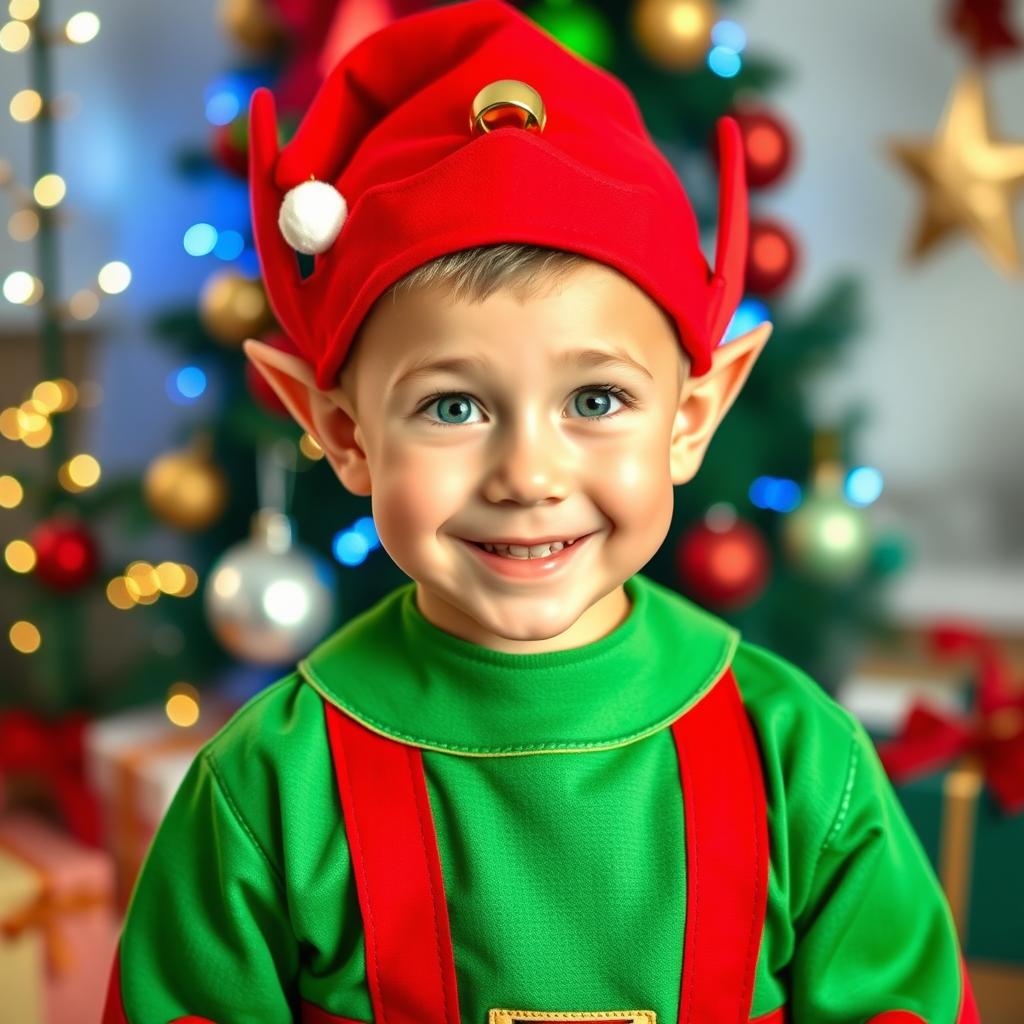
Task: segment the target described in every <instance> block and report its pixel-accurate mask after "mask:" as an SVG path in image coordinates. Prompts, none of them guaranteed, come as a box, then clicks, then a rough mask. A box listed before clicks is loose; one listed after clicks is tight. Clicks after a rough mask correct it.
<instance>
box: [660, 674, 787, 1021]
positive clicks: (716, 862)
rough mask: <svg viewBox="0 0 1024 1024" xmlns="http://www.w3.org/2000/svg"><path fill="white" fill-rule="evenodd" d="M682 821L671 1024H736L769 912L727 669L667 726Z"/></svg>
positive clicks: (758, 830) (748, 759) (755, 786)
mask: <svg viewBox="0 0 1024 1024" xmlns="http://www.w3.org/2000/svg"><path fill="white" fill-rule="evenodd" d="M672 735H673V738H674V739H675V743H676V751H677V753H678V757H679V774H680V778H681V780H682V786H683V808H684V811H685V814H686V901H687V902H686V934H685V937H684V943H683V984H682V995H681V998H680V1003H679V1024H692V1022H694V1021H699V1022H700V1024H719V1022H723V1021H736V1020H745V1019H746V1018H747V1014H748V1013H749V1011H750V1005H751V1002H752V1001H753V996H754V980H755V973H756V971H757V955H758V950H759V949H760V945H761V933H762V931H763V929H764V918H765V913H766V909H767V905H768V853H769V850H768V816H767V808H766V803H765V793H764V778H763V775H762V768H761V763H760V755H759V752H758V747H757V742H756V739H755V737H754V731H753V728H752V727H751V724H750V721H749V719H748V717H747V712H746V709H745V707H744V706H743V698H742V696H741V695H740V692H739V688H738V687H737V685H736V677H735V676H734V675H733V672H732V669H731V668H728V667H727V668H726V669H725V671H724V672H723V673H722V674H721V676H719V678H718V680H717V681H716V682H715V684H714V685H713V686H712V687H711V689H710V690H709V691H708V693H707V694H705V696H704V697H702V698H701V699H700V701H698V703H697V704H696V705H694V707H692V708H691V709H690V710H689V711H687V712H686V713H685V714H683V715H680V716H679V718H677V719H676V720H675V721H674V722H673V723H672Z"/></svg>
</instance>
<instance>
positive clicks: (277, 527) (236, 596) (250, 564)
mask: <svg viewBox="0 0 1024 1024" xmlns="http://www.w3.org/2000/svg"><path fill="white" fill-rule="evenodd" d="M334 587H335V574H334V570H333V569H332V567H331V566H330V564H329V563H327V562H326V561H325V560H324V559H322V558H319V557H318V556H316V555H315V554H313V553H312V552H310V551H308V550H306V549H305V548H303V547H300V546H297V545H293V544H292V540H291V524H290V522H289V521H288V518H287V516H284V515H283V514H282V513H270V512H268V511H267V510H263V511H262V512H259V513H257V515H256V517H255V528H254V530H253V536H252V537H250V538H249V539H247V540H244V541H242V542H240V543H238V544H235V545H233V546H232V547H230V548H228V549H227V551H225V552H224V553H223V554H222V555H221V556H220V558H218V559H217V561H216V562H215V563H214V565H213V566H212V568H211V570H210V574H209V576H208V578H207V582H206V587H205V589H204V592H203V601H204V608H205V611H206V617H207V621H208V622H209V624H210V628H211V629H212V630H213V632H214V634H215V636H216V637H217V639H218V640H219V641H220V643H221V644H222V645H223V646H224V647H225V648H226V649H227V650H228V651H230V652H231V653H232V654H233V655H235V657H237V658H239V659H241V660H242V661H247V662H254V663H257V664H262V665H286V664H291V663H294V662H295V661H297V660H298V659H299V658H301V657H303V656H305V655H306V654H308V653H309V651H310V650H311V648H313V647H314V646H315V645H316V644H317V643H319V641H320V640H322V639H323V638H324V635H325V634H326V632H327V629H328V628H329V626H330V624H331V621H332V618H333V612H334V607H333V605H334Z"/></svg>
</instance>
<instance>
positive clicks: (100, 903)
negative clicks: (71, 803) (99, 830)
mask: <svg viewBox="0 0 1024 1024" xmlns="http://www.w3.org/2000/svg"><path fill="white" fill-rule="evenodd" d="M114 882H115V879H114V864H113V860H112V858H111V856H110V854H109V853H107V852H106V851H103V850H97V849H95V848H94V847H90V846H85V845H83V844H81V843H79V842H78V841H77V840H75V839H72V838H71V837H70V836H68V835H66V834H64V833H63V832H61V831H60V830H59V829H58V828H57V827H56V826H55V825H53V824H51V823H50V822H49V821H47V820H45V819H44V818H41V817H39V816H38V815H35V814H28V813H25V812H16V813H10V814H5V815H4V816H3V817H0V1001H2V1009H0V1018H2V1019H3V1021H4V1022H5V1024H71V1022H74V1021H98V1020H99V1019H100V1015H101V1013H102V1011H103V1001H104V997H105V995H106V980H107V975H108V974H109V970H110V963H111V961H112V959H113V956H114V951H115V949H116V946H117V933H118V927H119V922H118V916H117V913H116V910H115V908H114Z"/></svg>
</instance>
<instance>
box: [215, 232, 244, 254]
mask: <svg viewBox="0 0 1024 1024" xmlns="http://www.w3.org/2000/svg"><path fill="white" fill-rule="evenodd" d="M244 248H245V239H244V238H243V237H242V236H241V234H240V233H239V232H237V231H222V232H221V233H220V235H219V237H218V238H217V244H216V245H215V246H214V247H213V255H214V256H216V257H217V258H218V259H221V260H227V261H230V260H235V259H238V257H239V256H241V255H242V250H243V249H244Z"/></svg>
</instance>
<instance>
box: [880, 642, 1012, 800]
mask: <svg viewBox="0 0 1024 1024" xmlns="http://www.w3.org/2000/svg"><path fill="white" fill-rule="evenodd" d="M929 641H930V643H931V647H932V650H933V651H934V652H935V653H936V654H938V655H939V656H940V657H943V658H948V659H951V658H957V657H962V656H964V655H967V656H969V657H971V658H972V659H973V660H974V662H975V665H976V666H977V686H978V688H977V699H976V702H975V711H974V713H973V714H972V715H970V716H966V717H965V716H955V715H950V714H948V713H947V712H945V711H943V710H939V709H937V708H934V707H932V706H930V705H929V704H927V703H926V702H923V701H920V700H918V701H915V702H914V704H913V705H912V706H911V708H910V712H909V713H908V715H907V718H906V720H905V721H904V723H903V727H902V729H901V730H900V732H899V734H898V735H897V736H896V738H895V739H892V740H887V741H884V742H880V743H878V744H877V747H878V754H879V757H880V758H881V761H882V764H883V765H884V766H885V770H886V772H887V773H888V775H889V778H890V779H892V781H893V782H894V783H901V782H905V781H907V780H909V779H913V778H916V777H917V776H919V775H926V774H928V773H930V772H934V771H938V770H939V769H940V768H944V767H947V766H948V765H950V764H951V763H952V762H953V761H954V760H955V759H957V758H958V757H961V756H963V755H965V754H973V755H975V756H976V757H977V758H978V760H979V761H980V763H981V768H982V771H983V773H984V776H985V782H986V784H987V786H988V789H989V792H991V793H992V795H993V796H994V797H995V799H996V801H997V802H998V804H999V806H1000V807H1001V808H1002V809H1003V810H1004V811H1005V812H1006V813H1008V814H1015V813H1017V812H1018V811H1020V810H1021V809H1024V692H1021V693H1017V694H1014V693H1013V691H1012V688H1011V686H1010V670H1009V666H1008V665H1007V663H1006V660H1005V658H1004V657H1003V655H1002V652H1001V651H1000V649H999V647H998V646H997V644H996V643H995V641H993V640H992V639H991V637H989V636H986V635H985V634H984V633H982V632H980V631H978V630H976V629H972V628H971V627H970V626H963V625H959V624H952V623H943V624H942V625H940V626H937V627H935V628H934V629H933V630H932V631H931V633H930V634H929Z"/></svg>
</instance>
